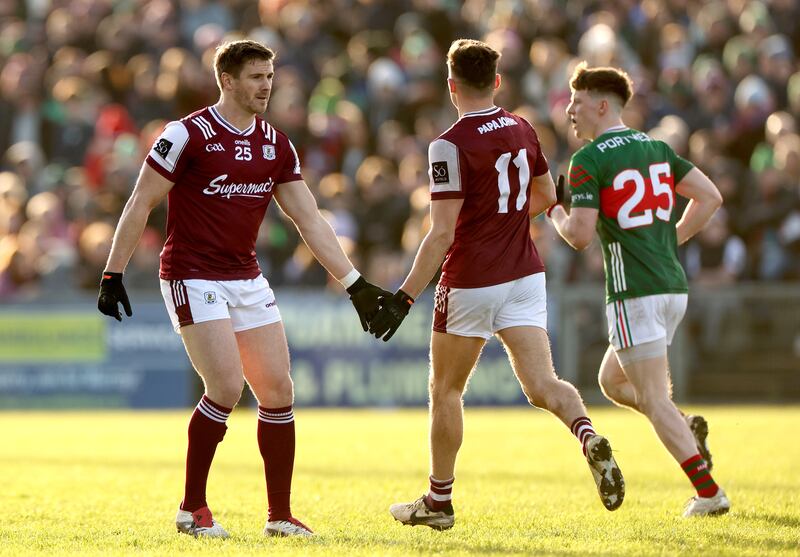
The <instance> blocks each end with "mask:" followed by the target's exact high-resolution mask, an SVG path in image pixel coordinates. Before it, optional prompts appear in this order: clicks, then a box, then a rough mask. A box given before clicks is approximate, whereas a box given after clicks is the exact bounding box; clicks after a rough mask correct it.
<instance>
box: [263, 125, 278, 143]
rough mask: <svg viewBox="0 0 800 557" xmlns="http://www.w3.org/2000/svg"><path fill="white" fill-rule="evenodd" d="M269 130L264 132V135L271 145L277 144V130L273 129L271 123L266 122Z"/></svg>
mask: <svg viewBox="0 0 800 557" xmlns="http://www.w3.org/2000/svg"><path fill="white" fill-rule="evenodd" d="M266 124H267V129H266V130H265V131H264V134H265V135H266V137H267V141H269V142H270V143H275V128H273V127H272V126H271V125H270V124H269V122H266Z"/></svg>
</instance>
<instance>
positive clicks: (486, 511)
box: [0, 406, 800, 556]
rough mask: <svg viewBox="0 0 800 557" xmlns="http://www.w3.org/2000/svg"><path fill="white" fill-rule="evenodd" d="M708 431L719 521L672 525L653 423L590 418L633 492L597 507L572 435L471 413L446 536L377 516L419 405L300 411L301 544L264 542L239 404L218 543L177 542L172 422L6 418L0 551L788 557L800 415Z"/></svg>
mask: <svg viewBox="0 0 800 557" xmlns="http://www.w3.org/2000/svg"><path fill="white" fill-rule="evenodd" d="M687 410H691V411H697V412H701V413H703V414H704V415H705V416H706V418H707V419H708V421H709V423H710V426H711V435H710V437H709V440H710V443H711V449H712V452H713V454H714V457H715V458H714V465H715V466H714V475H715V478H716V479H717V481H718V482H719V483H720V484H721V485H723V486H724V487H725V489H726V491H727V492H728V495H729V497H730V499H731V501H732V505H733V507H732V510H731V512H730V514H728V515H727V516H724V517H719V518H709V519H692V520H684V519H681V518H680V512H681V510H682V507H683V503H684V502H685V500H686V499H687V498H688V497H690V496H691V495H692V490H691V486H690V485H689V482H688V480H687V479H686V478H685V477H684V476H683V474H682V472H681V471H680V468H679V467H678V465H677V464H676V463H674V462H673V461H672V460H671V458H670V457H669V456H668V454H667V453H666V451H665V450H664V449H663V448H662V447H661V446H660V445H659V444H658V441H657V439H656V437H655V434H654V433H653V432H652V431H651V429H650V427H649V425H648V424H647V422H646V421H645V420H644V419H643V418H641V417H639V416H636V415H634V414H632V413H630V412H627V411H624V410H620V409H616V408H609V407H603V408H595V409H592V410H591V411H590V413H591V415H592V418H593V420H594V423H595V426H596V427H597V429H598V431H600V432H602V433H604V434H605V435H606V436H607V437H609V439H611V441H612V444H613V447H614V449H615V453H616V456H617V460H618V462H619V464H620V466H621V468H622V471H623V473H624V474H625V479H626V483H627V496H626V500H625V503H624V504H623V505H622V507H621V508H620V509H619V510H617V511H616V512H613V513H609V512H607V511H606V510H605V509H604V508H603V506H602V505H601V503H600V501H599V499H598V496H597V494H596V491H595V487H594V483H593V482H592V479H591V474H590V472H589V470H588V468H587V466H586V464H585V462H584V461H583V460H582V457H581V454H580V450H579V448H578V444H577V441H575V439H574V438H572V436H571V435H570V434H569V432H568V431H567V429H566V428H565V427H564V426H563V425H561V424H560V423H559V422H557V421H556V420H555V418H553V417H551V416H549V415H547V414H545V413H543V412H540V411H537V410H533V409H514V410H505V409H474V408H473V409H470V408H468V409H467V412H466V422H465V440H464V446H463V447H462V450H461V454H460V456H459V462H458V468H457V472H456V477H457V481H456V484H455V489H454V495H455V500H454V501H455V509H456V525H455V528H453V529H452V530H450V531H448V532H435V531H433V530H431V529H429V528H426V527H415V528H410V527H408V526H401V525H400V524H399V523H396V522H395V521H394V520H393V519H392V518H391V516H390V515H389V514H388V511H387V509H388V506H389V505H390V504H391V503H394V502H398V501H411V500H413V499H415V498H416V497H418V496H419V495H420V494H421V493H423V492H424V491H425V489H426V487H427V484H426V479H427V473H428V456H427V415H426V413H425V412H424V411H422V410H408V411H406V410H403V411H391V410H387V411H381V410H363V411H361V410H359V411H346V410H330V411H327V410H304V409H302V408H300V409H298V410H297V412H296V414H297V431H298V448H297V459H296V468H295V480H294V489H293V493H294V495H293V511H294V512H295V514H296V515H297V516H298V517H299V518H300V519H301V520H303V521H304V522H306V523H307V524H308V525H309V526H311V527H312V528H313V529H314V530H315V531H316V532H317V534H318V535H317V536H316V537H315V538H313V539H310V540H296V539H274V538H270V539H267V538H264V537H262V536H261V534H260V532H261V528H262V527H263V523H264V520H265V518H266V511H265V492H264V485H263V482H264V478H263V473H262V464H261V459H260V457H259V455H258V449H257V447H256V442H255V428H256V417H255V411H254V410H253V409H252V408H239V409H237V410H236V411H235V412H234V414H233V416H232V417H231V419H230V421H229V429H228V433H227V436H226V438H225V441H224V442H223V443H222V444H221V445H220V447H219V450H218V451H217V458H216V460H215V463H214V467H213V468H212V471H211V479H210V482H209V493H208V498H209V503H210V505H211V507H212V509H213V510H214V514H215V517H216V518H217V519H218V520H219V521H220V522H221V523H222V524H223V525H224V526H225V528H226V529H227V530H228V531H229V532H230V533H231V535H232V538H231V539H228V540H196V539H193V538H190V537H188V536H183V535H179V534H177V533H176V532H175V527H174V524H173V519H174V515H175V511H176V509H177V505H178V503H179V501H180V499H181V495H182V484H183V459H184V451H185V437H186V423H187V420H188V416H189V411H188V410H187V411H184V412H147V413H132V412H81V413H77V412H75V413H73V412H58V413H55V412H54V413H39V412H20V413H0V430H2V432H3V435H4V440H3V446H2V448H0V477H2V478H3V479H4V485H3V489H2V491H0V493H1V495H0V512H1V513H2V520H0V554H2V555H52V554H81V555H214V556H217V555H320V556H321V555H324V556H328V555H348V556H351V555H414V554H435V555H474V554H479V555H490V554H495V555H513V554H525V555H532V554H536V555H637V556H638V555H759V556H761V555H800V510H798V506H799V505H800V472H799V471H798V470H800V443H798V442H797V430H796V424H797V423H798V422H800V407H797V406H794V407H708V408H687Z"/></svg>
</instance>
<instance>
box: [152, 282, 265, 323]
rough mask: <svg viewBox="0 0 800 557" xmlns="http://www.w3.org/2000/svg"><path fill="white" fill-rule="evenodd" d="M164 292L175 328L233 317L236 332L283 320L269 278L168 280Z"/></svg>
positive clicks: (163, 288)
mask: <svg viewBox="0 0 800 557" xmlns="http://www.w3.org/2000/svg"><path fill="white" fill-rule="evenodd" d="M161 295H162V296H163V297H164V303H165V304H166V306H167V313H169V319H170V321H172V327H173V328H174V329H175V332H176V333H177V332H179V329H180V328H181V327H183V326H184V325H192V324H194V323H203V322H204V321H213V320H215V319H230V320H231V323H232V325H233V330H234V331H236V332H239V331H246V330H247V329H255V328H256V327H261V326H262V325H268V324H270V323H275V322H277V321H280V320H281V312H280V311H279V310H278V306H277V304H276V303H275V294H274V293H273V292H272V288H270V287H269V283H268V282H267V279H265V278H264V276H263V275H259V276H258V277H256V278H254V279H249V280H202V279H189V280H164V279H161Z"/></svg>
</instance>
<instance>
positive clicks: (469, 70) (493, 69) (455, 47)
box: [447, 39, 500, 93]
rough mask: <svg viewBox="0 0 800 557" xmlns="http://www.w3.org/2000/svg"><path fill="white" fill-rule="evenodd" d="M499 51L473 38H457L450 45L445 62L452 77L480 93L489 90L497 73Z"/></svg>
mask: <svg viewBox="0 0 800 557" xmlns="http://www.w3.org/2000/svg"><path fill="white" fill-rule="evenodd" d="M499 60H500V53H499V52H497V51H496V50H495V49H493V48H492V47H490V46H489V45H488V44H486V43H483V42H481V41H476V40H474V39H458V40H455V41H453V44H451V45H450V50H449V51H448V52H447V64H448V65H449V66H450V70H451V71H452V73H453V77H454V78H455V79H456V80H457V81H459V82H461V83H462V84H464V85H466V86H468V87H471V88H472V89H475V90H476V91H479V92H481V93H484V92H488V91H491V90H492V88H493V87H494V79H495V75H497V62H498V61H499Z"/></svg>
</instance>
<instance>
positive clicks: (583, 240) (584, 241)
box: [572, 234, 594, 251]
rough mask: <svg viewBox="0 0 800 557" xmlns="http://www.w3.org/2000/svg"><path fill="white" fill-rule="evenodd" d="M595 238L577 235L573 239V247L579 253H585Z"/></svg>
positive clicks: (590, 235) (589, 235) (587, 235)
mask: <svg viewBox="0 0 800 557" xmlns="http://www.w3.org/2000/svg"><path fill="white" fill-rule="evenodd" d="M593 238H594V236H593V235H592V234H576V235H575V237H574V238H573V239H572V247H574V248H575V249H576V250H578V251H583V250H585V249H586V248H588V247H589V246H590V245H591V243H592V240H593Z"/></svg>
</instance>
